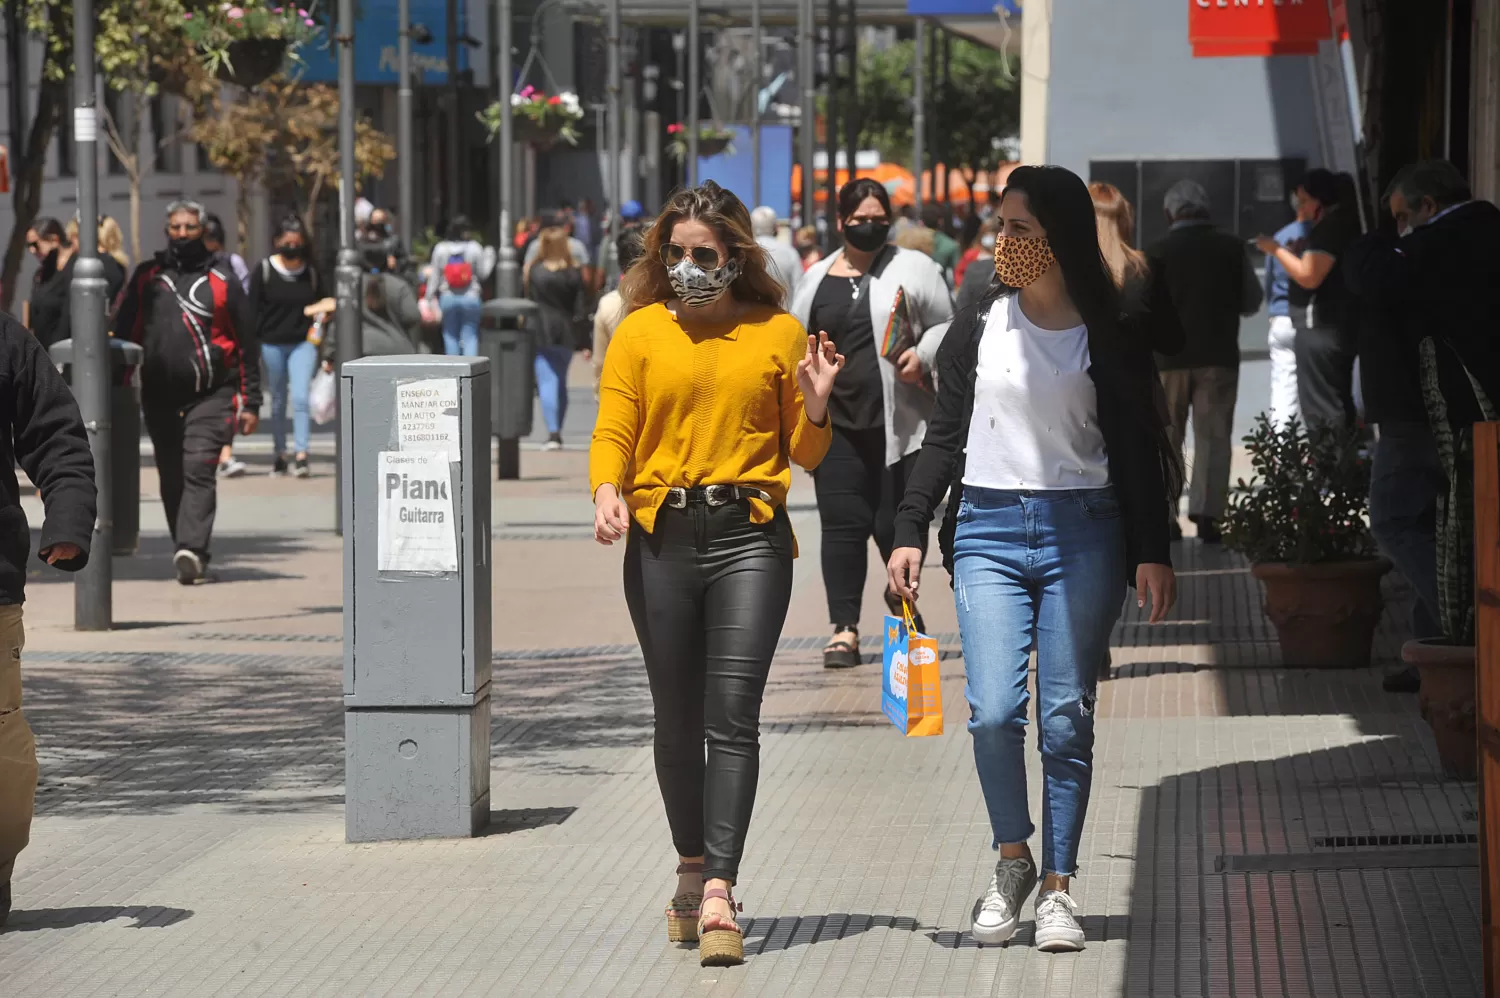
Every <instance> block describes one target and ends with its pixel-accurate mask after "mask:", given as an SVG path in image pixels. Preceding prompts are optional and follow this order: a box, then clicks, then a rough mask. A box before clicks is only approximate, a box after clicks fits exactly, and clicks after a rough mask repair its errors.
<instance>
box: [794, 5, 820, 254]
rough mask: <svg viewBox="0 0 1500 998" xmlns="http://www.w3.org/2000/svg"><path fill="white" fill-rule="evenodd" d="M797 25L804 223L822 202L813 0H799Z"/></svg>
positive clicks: (815, 28) (811, 218)
mask: <svg viewBox="0 0 1500 998" xmlns="http://www.w3.org/2000/svg"><path fill="white" fill-rule="evenodd" d="M797 21H798V24H797V27H798V31H799V33H800V36H801V37H800V38H799V39H798V45H797V55H798V61H797V79H798V81H799V82H800V83H801V85H802V113H801V114H800V115H799V117H800V118H801V119H802V124H801V129H802V134H801V136H800V139H801V147H802V156H801V159H802V224H803V225H812V224H813V211H814V210H815V209H816V207H817V204H818V199H817V195H816V193H815V192H814V190H813V156H814V152H815V149H816V143H817V134H816V133H817V124H816V122H814V120H813V118H814V115H815V114H816V111H815V108H816V100H817V80H816V79H815V78H814V77H815V75H816V72H817V61H816V56H815V54H814V53H815V46H816V45H817V26H816V25H815V24H814V23H813V0H799V2H798V4H797Z"/></svg>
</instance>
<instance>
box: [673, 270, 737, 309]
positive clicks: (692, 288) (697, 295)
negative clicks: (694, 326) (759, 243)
mask: <svg viewBox="0 0 1500 998" xmlns="http://www.w3.org/2000/svg"><path fill="white" fill-rule="evenodd" d="M739 276H740V262H739V261H738V260H730V261H729V262H728V263H726V264H724V266H722V267H719V268H718V269H717V270H704V269H703V268H702V267H700V266H698V265H697V264H696V263H694V262H693V259H692V257H683V258H682V260H681V261H680V262H679V263H678V264H677V266H675V267H673V268H671V269H670V270H668V271H667V278H668V280H670V281H671V282H672V291H673V293H674V294H676V295H677V298H678V300H679V301H681V302H682V303H683V304H684V305H686V306H688V307H689V308H703V307H705V306H708V305H712V304H713V303H714V302H716V301H718V300H719V299H720V298H722V297H723V296H724V292H726V291H728V290H729V286H730V285H731V284H733V283H734V282H735V280H736V279H737V278H738V277H739Z"/></svg>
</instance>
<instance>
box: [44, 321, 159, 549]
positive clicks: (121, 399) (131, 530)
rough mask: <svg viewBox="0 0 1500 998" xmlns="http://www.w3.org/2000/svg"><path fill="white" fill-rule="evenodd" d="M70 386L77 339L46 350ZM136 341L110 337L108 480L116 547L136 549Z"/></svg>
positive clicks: (138, 487) (138, 484)
mask: <svg viewBox="0 0 1500 998" xmlns="http://www.w3.org/2000/svg"><path fill="white" fill-rule="evenodd" d="M48 353H49V354H50V355H51V356H52V362H53V363H54V364H56V365H57V369H58V370H59V371H61V372H62V376H63V380H64V381H66V382H67V383H68V385H69V387H71V386H72V384H73V341H72V340H59V341H58V342H56V343H54V344H52V348H51V349H50V350H49V351H48ZM144 354H145V351H143V350H142V349H141V347H140V344H138V343H130V342H128V341H126V340H120V339H116V338H115V337H113V336H111V337H110V338H109V386H110V393H109V399H110V406H109V420H110V434H111V435H110V454H109V457H110V461H109V471H110V481H112V482H113V483H114V509H113V510H112V514H113V517H114V521H115V533H114V553H115V554H135V552H136V549H137V548H138V547H139V546H140V542H141V358H142V357H143V356H144Z"/></svg>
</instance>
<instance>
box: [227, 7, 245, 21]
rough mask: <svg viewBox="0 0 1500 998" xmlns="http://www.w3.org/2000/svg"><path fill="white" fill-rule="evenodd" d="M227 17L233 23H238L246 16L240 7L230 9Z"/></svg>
mask: <svg viewBox="0 0 1500 998" xmlns="http://www.w3.org/2000/svg"><path fill="white" fill-rule="evenodd" d="M225 16H227V17H228V18H229V19H230V20H231V21H238V20H239V19H240V18H242V17H244V16H245V12H244V10H242V9H241V8H239V7H230V8H229V11H228V13H227V14H226V15H225Z"/></svg>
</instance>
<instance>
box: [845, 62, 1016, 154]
mask: <svg viewBox="0 0 1500 998" xmlns="http://www.w3.org/2000/svg"><path fill="white" fill-rule="evenodd" d="M915 52H916V46H915V43H914V42H911V41H904V42H898V43H897V44H895V45H893V46H890V47H889V48H884V49H876V48H873V47H869V46H866V47H864V48H862V49H861V50H860V64H859V107H858V109H857V110H858V115H859V124H860V144H861V146H862V147H865V148H874V149H878V150H879V151H880V156H881V159H883V160H885V161H886V162H890V163H903V164H904V163H908V162H910V161H911V148H912V103H911V102H912V80H913V75H914V74H913V65H914V60H913V57H914V55H915ZM949 66H950V73H949V81H948V83H947V85H946V87H945V86H944V85H943V84H942V83H941V82H940V83H939V84H938V87H937V92H936V93H929V94H928V108H927V113H928V115H929V116H930V118H929V120H931V121H932V122H933V125H934V127H935V130H936V133H937V135H938V136H939V140H938V141H939V144H940V145H939V148H938V149H936V150H934V149H931V148H929V149H928V153H929V154H935V155H938V156H940V157H941V158H942V159H943V160H944V161H946V162H947V163H949V164H950V165H952V166H955V167H958V168H960V169H962V170H964V171H965V172H966V173H967V174H968V175H969V176H972V175H973V174H974V173H976V172H983V171H989V170H993V169H994V168H995V167H997V166H999V165H1000V163H1001V162H1003V161H1004V159H1005V156H1004V154H1003V152H1002V149H1001V146H1000V142H1001V140H1003V139H1006V138H1009V137H1012V136H1014V135H1015V134H1016V133H1017V132H1018V130H1019V128H1020V120H1021V88H1020V80H1019V76H1018V74H1017V72H1016V71H1015V67H1016V62H1015V60H1010V65H1009V66H1007V60H1006V56H1004V55H1003V54H1001V53H999V52H996V51H995V50H994V49H991V48H989V47H987V46H984V45H979V44H976V43H974V42H970V41H968V40H966V39H962V38H954V39H953V40H952V42H951V48H950V56H949Z"/></svg>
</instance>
